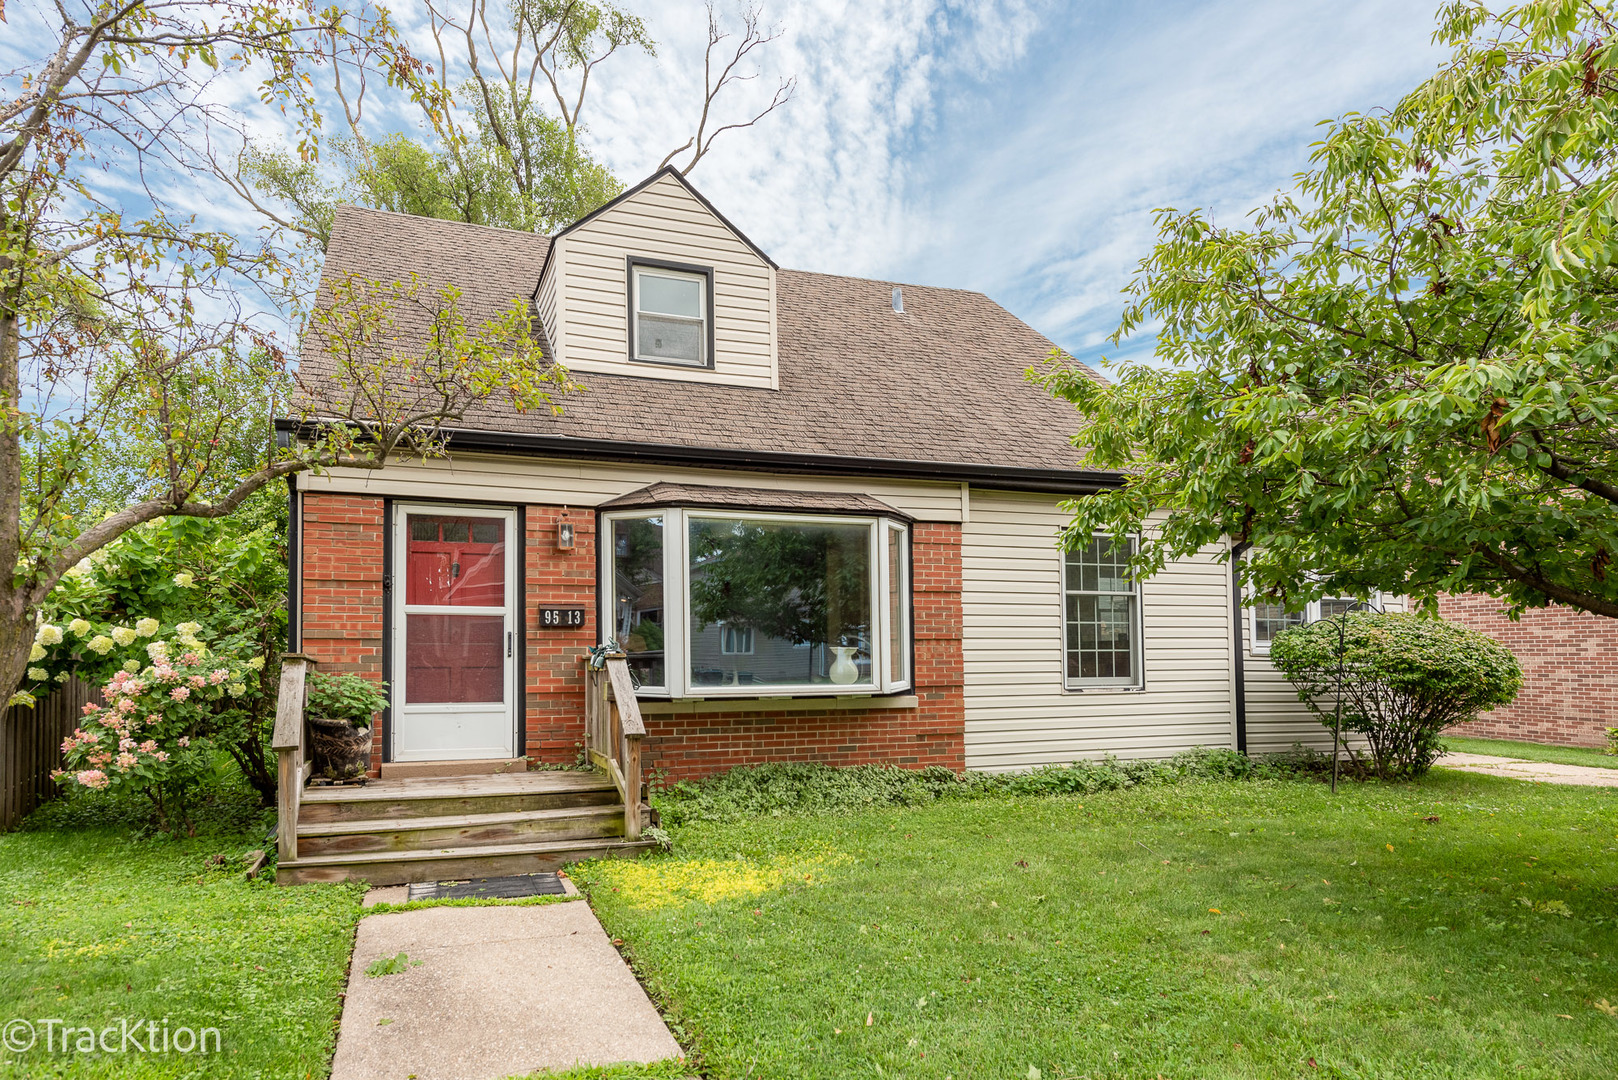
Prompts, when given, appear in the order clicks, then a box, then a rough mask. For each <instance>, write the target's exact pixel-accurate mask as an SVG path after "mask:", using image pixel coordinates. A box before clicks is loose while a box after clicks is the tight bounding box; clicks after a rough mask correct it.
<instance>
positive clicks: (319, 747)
mask: <svg viewBox="0 0 1618 1080" xmlns="http://www.w3.org/2000/svg"><path fill="white" fill-rule="evenodd" d="M387 704H388V695H387V683H381V682H372V681H371V680H370V679H366V678H362V677H361V676H359V675H318V674H317V675H311V676H309V691H308V697H307V699H306V704H305V706H304V713H305V715H306V716H307V717H308V720H309V756H310V766H311V768H312V769H313V770H314V774H315V775H316V776H324V777H326V778H328V779H331V780H353V779H357V778H359V777H362V776H364V775H365V774H366V773H368V772H369V771H370V769H371V722H372V720H373V719H374V718H375V717H376V714H377V713H379V712H381V711H382V710H383V709H384V708H386V707H387Z"/></svg>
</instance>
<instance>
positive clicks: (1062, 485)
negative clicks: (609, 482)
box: [275, 419, 1124, 495]
mask: <svg viewBox="0 0 1618 1080" xmlns="http://www.w3.org/2000/svg"><path fill="white" fill-rule="evenodd" d="M275 427H276V430H278V431H293V432H297V433H298V434H299V435H305V436H306V435H309V434H312V433H313V431H312V425H302V424H299V423H298V422H297V421H295V420H285V419H279V420H276V422H275ZM444 436H445V443H446V445H447V446H448V447H449V448H450V449H459V450H470V451H481V452H485V453H501V454H521V455H525V456H530V457H554V458H565V459H568V460H575V461H614V462H635V463H639V464H645V465H693V466H705V467H707V468H717V469H734V470H737V471H740V472H774V473H794V474H799V475H804V474H807V475H813V476H868V477H885V478H888V479H893V480H932V481H939V482H944V483H955V484H959V483H967V484H971V485H972V486H973V487H980V488H988V489H991V490H999V491H1037V492H1046V493H1050V494H1056V495H1091V494H1095V493H1096V492H1100V491H1107V490H1111V489H1113V488H1119V487H1123V486H1124V476H1123V474H1122V473H1115V472H1101V471H1092V470H1082V469H1036V468H1027V467H1024V466H1018V465H983V464H979V463H976V462H964V461H960V462H956V461H913V460H910V459H907V458H859V457H841V456H838V455H835V454H795V453H791V452H789V451H781V450H731V449H725V448H720V447H707V446H677V445H673V444H666V443H634V442H622V441H619V440H616V439H580V438H575V437H574V436H571V435H534V434H525V433H521V432H511V431H486V430H481V429H475V428H454V429H447V430H446V431H445V432H444Z"/></svg>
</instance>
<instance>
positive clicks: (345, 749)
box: [309, 716, 371, 780]
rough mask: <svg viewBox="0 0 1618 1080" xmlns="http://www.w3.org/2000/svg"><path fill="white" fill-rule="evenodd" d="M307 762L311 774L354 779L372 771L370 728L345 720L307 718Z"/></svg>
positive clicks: (329, 777)
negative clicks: (311, 771)
mask: <svg viewBox="0 0 1618 1080" xmlns="http://www.w3.org/2000/svg"><path fill="white" fill-rule="evenodd" d="M309 759H310V768H311V769H312V770H313V772H314V775H316V776H324V777H326V778H327V779H329V780H353V779H356V778H358V777H362V776H364V775H365V774H366V773H367V772H369V771H370V769H371V729H370V727H369V726H366V727H355V726H354V724H353V723H351V722H350V721H347V720H328V719H325V718H323V717H315V716H311V717H309Z"/></svg>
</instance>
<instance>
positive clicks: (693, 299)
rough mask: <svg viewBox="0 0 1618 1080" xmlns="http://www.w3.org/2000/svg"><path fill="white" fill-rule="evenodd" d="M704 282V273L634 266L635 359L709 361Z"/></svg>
mask: <svg viewBox="0 0 1618 1080" xmlns="http://www.w3.org/2000/svg"><path fill="white" fill-rule="evenodd" d="M707 285H708V281H707V277H706V275H703V274H682V273H679V272H678V271H674V270H662V269H652V268H648V267H636V268H635V357H634V358H635V359H637V360H656V361H660V362H662V363H673V364H690V365H692V366H702V365H705V364H706V363H707V362H708V357H707V339H708V334H707V319H706V311H707V302H706V299H705V296H704V292H705V290H706V289H707Z"/></svg>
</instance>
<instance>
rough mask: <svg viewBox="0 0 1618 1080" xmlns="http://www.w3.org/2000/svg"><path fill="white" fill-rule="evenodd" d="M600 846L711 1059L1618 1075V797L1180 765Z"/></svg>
mask: <svg viewBox="0 0 1618 1080" xmlns="http://www.w3.org/2000/svg"><path fill="white" fill-rule="evenodd" d="M672 831H673V832H674V838H675V850H674V852H673V854H671V855H667V856H658V857H654V858H649V859H643V860H636V861H618V862H601V863H595V864H590V865H588V866H585V867H581V868H579V869H578V870H577V872H576V873H575V874H574V877H575V879H576V880H578V881H579V882H580V883H581V885H583V886H585V887H587V888H588V890H589V893H590V898H591V902H592V904H593V906H594V907H595V909H596V911H597V912H598V913H599V914H600V916H601V917H602V919H603V921H604V922H605V924H606V926H607V928H608V930H609V932H610V933H611V934H613V935H614V936H615V937H620V938H622V939H623V941H624V943H625V944H624V951H625V953H626V955H628V957H629V958H630V960H631V962H632V963H633V964H634V966H635V968H636V970H637V972H638V973H639V974H640V976H641V977H642V979H643V980H644V981H645V983H646V985H647V986H648V988H649V989H650V991H651V993H652V994H653V996H654V998H655V999H656V1000H658V1001H659V1003H660V1004H661V1005H662V1007H663V1008H664V1010H665V1013H666V1015H667V1017H668V1019H669V1021H670V1024H671V1028H672V1030H673V1031H674V1034H675V1036H676V1037H677V1038H678V1039H680V1041H681V1042H682V1044H683V1045H685V1046H686V1047H687V1048H688V1049H689V1050H690V1051H692V1052H693V1059H692V1069H693V1071H700V1073H701V1074H702V1075H703V1076H705V1077H709V1078H714V1080H719V1078H738V1080H739V1078H743V1077H772V1078H774V1077H828V1078H830V1077H852V1076H862V1077H877V1076H882V1077H900V1076H902V1077H935V1078H939V1080H945V1078H959V1080H966V1078H969V1077H970V1078H974V1080H977V1078H1016V1080H1023V1078H1026V1077H1032V1076H1035V1075H1036V1072H1035V1071H1034V1070H1037V1075H1039V1076H1040V1077H1042V1078H1044V1080H1051V1078H1057V1077H1063V1078H1067V1077H1079V1076H1084V1077H1091V1078H1100V1077H1145V1078H1151V1077H1157V1076H1162V1077H1167V1078H1218V1077H1277V1076H1281V1077H1289V1076H1300V1077H1302V1076H1307V1077H1355V1078H1373V1077H1386V1078H1394V1077H1397V1078H1401V1080H1403V1078H1408V1077H1432V1078H1453V1080H1477V1078H1485V1077H1506V1076H1510V1077H1545V1078H1550V1077H1556V1078H1576V1077H1590V1078H1597V1077H1599V1078H1603V1080H1605V1078H1607V1077H1611V1076H1613V1075H1615V1074H1618V1016H1615V1015H1612V1014H1610V1013H1609V1012H1608V1011H1607V1010H1609V1009H1610V1010H1612V1012H1613V1013H1618V1006H1614V1005H1611V1004H1607V1003H1612V1002H1618V858H1615V857H1614V856H1615V855H1618V802H1615V801H1614V800H1613V798H1612V794H1611V793H1610V792H1606V791H1601V790H1591V789H1575V788H1563V787H1553V786H1550V785H1527V784H1523V783H1520V782H1517V781H1512V780H1505V779H1499V778H1495V777H1487V776H1474V775H1470V774H1463V773H1453V772H1440V773H1435V774H1433V775H1432V776H1431V777H1430V778H1428V779H1427V780H1426V781H1424V782H1423V783H1421V784H1420V785H1398V786H1392V785H1377V784H1365V785H1361V784H1349V785H1346V786H1345V787H1344V788H1343V790H1342V792H1341V793H1340V794H1339V795H1338V796H1337V797H1336V798H1333V797H1332V796H1331V794H1330V792H1329V791H1328V790H1327V789H1326V788H1325V787H1324V786H1323V785H1320V784H1318V783H1312V782H1305V781H1289V780H1261V781H1252V782H1245V783H1184V784H1180V785H1177V786H1151V785H1144V786H1137V787H1132V788H1128V789H1124V790H1117V791H1107V792H1099V793H1093V794H1089V795H1074V796H1065V797H1050V798H1017V799H1013V798H1003V797H1002V798H986V799H978V800H946V801H939V802H936V803H934V804H932V805H926V806H921V807H917V808H909V809H903V808H901V809H869V810H859V811H855V812H852V813H848V814H843V815H827V814H818V815H806V814H796V815H794V814H783V815H781V816H776V817H767V818H754V819H752V820H748V821H742V822H735V821H693V822H689V823H688V824H686V825H683V826H679V827H676V828H675V829H674V830H672Z"/></svg>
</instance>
